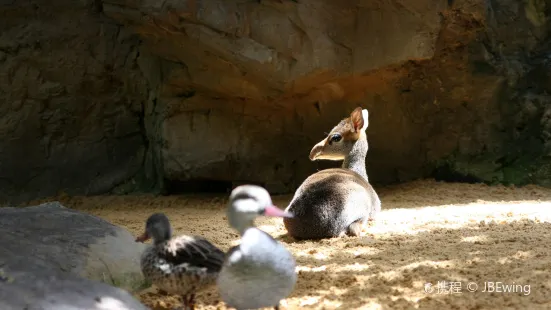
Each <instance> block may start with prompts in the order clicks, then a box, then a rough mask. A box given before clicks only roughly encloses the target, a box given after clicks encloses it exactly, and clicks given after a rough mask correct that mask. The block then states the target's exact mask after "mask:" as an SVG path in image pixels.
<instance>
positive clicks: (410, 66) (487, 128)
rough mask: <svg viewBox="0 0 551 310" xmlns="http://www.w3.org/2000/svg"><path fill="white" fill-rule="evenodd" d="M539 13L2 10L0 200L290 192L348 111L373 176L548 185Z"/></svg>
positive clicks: (358, 2) (208, 7) (544, 25)
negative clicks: (258, 188)
mask: <svg viewBox="0 0 551 310" xmlns="http://www.w3.org/2000/svg"><path fill="white" fill-rule="evenodd" d="M549 8H550V3H549V2H548V1H543V0H527V1H522V2H521V1H513V0H504V1H492V0H490V1H485V0H464V1H460V0H457V1H450V0H446V1H441V0H410V1H398V0H394V1H382V0H381V1H377V0H376V1H373V0H369V1H367V0H354V1H353V0H350V1H340V2H339V1H333V0H298V3H297V2H293V1H287V0H281V1H276V0H262V1H237V0H235V1H229V0H202V1H200V0H187V1H182V0H179V1H174V0H166V1H154V0H140V1H138V0H125V1H119V0H95V1H77V2H70V1H61V2H56V4H55V5H54V4H51V3H50V2H47V1H44V0H41V1H23V0H11V1H3V2H0V11H1V13H0V16H1V18H0V27H1V29H2V32H1V34H0V98H1V99H0V100H2V111H3V113H2V114H1V115H0V117H1V121H0V135H1V136H2V140H1V142H0V143H1V144H0V186H2V189H3V190H2V193H1V194H0V199H2V200H12V201H13V200H24V199H29V198H35V197H40V196H45V195H51V194H55V193H57V192H58V191H65V192H67V193H70V194H97V193H104V192H109V191H114V192H117V193H124V192H132V191H136V190H152V189H162V188H166V187H167V184H169V183H172V182H178V181H185V180H197V179H207V180H221V181H227V182H234V183H239V182H255V183H260V184H263V185H265V186H266V187H268V189H269V190H271V191H272V192H273V193H285V192H292V191H293V190H294V189H295V188H296V186H298V185H299V184H300V182H302V180H303V179H304V178H305V177H306V176H307V175H308V174H309V173H312V172H313V171H315V170H316V169H321V168H324V167H328V166H335V165H336V163H311V162H310V161H309V160H308V153H309V150H310V148H311V147H312V146H313V145H314V143H316V142H317V141H319V140H320V139H322V138H323V136H324V133H326V132H328V131H329V130H330V129H331V127H332V126H334V125H335V124H336V123H337V122H338V120H340V119H341V118H343V117H345V116H347V115H348V113H350V111H351V110H352V109H353V108H355V107H356V106H358V105H360V106H362V107H364V108H367V109H369V112H370V120H369V121H370V122H369V124H370V125H369V128H368V138H369V143H370V150H369V153H368V159H367V165H368V173H369V176H370V180H371V181H372V182H373V183H375V184H388V183H393V182H403V181H407V180H412V179H415V178H419V177H426V176H434V177H437V178H440V179H445V180H463V181H485V182H503V183H513V184H525V183H539V184H544V185H549V184H550V183H549V181H550V180H551V178H550V177H549V175H550V172H551V169H550V166H549V164H548V163H547V159H548V155H547V154H549V152H550V151H551V142H549V141H550V139H551V109H550V108H549V105H548V102H549V96H548V89H549V88H550V87H551V85H550V83H549V77H548V75H549V56H548V54H549V42H550V41H549V39H548V33H549V23H548V16H549V12H550V10H549ZM182 184H183V185H182ZM188 185H189V184H188ZM180 186H184V187H185V186H187V185H185V183H181V184H180Z"/></svg>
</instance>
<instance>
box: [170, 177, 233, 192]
mask: <svg viewBox="0 0 551 310" xmlns="http://www.w3.org/2000/svg"><path fill="white" fill-rule="evenodd" d="M232 189H233V182H232V181H223V180H213V179H189V180H169V179H165V180H164V193H165V194H166V195H178V194H191V193H213V194H219V193H229V192H231V190H232Z"/></svg>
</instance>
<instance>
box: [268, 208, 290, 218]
mask: <svg viewBox="0 0 551 310" xmlns="http://www.w3.org/2000/svg"><path fill="white" fill-rule="evenodd" d="M264 215H265V216H276V217H293V215H292V214H291V213H289V212H285V211H283V210H281V209H279V208H278V207H276V206H270V207H267V208H266V210H264Z"/></svg>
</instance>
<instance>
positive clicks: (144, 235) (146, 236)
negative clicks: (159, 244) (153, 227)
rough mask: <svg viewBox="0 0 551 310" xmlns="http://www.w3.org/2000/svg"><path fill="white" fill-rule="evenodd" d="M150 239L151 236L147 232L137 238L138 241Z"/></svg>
mask: <svg viewBox="0 0 551 310" xmlns="http://www.w3.org/2000/svg"><path fill="white" fill-rule="evenodd" d="M148 239H149V236H148V235H147V233H143V234H142V235H140V236H138V237H137V238H136V242H145V241H147V240H148Z"/></svg>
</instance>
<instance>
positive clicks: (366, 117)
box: [362, 109, 369, 131]
mask: <svg viewBox="0 0 551 310" xmlns="http://www.w3.org/2000/svg"><path fill="white" fill-rule="evenodd" d="M362 118H363V120H364V125H363V127H362V130H364V131H365V130H366V129H367V126H368V125H369V112H367V109H363V110H362Z"/></svg>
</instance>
